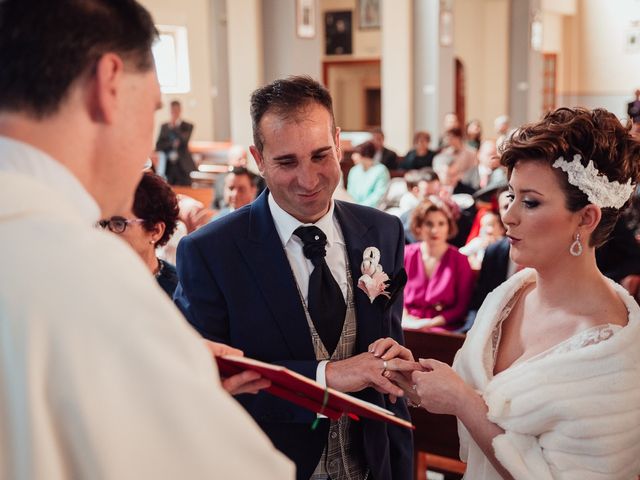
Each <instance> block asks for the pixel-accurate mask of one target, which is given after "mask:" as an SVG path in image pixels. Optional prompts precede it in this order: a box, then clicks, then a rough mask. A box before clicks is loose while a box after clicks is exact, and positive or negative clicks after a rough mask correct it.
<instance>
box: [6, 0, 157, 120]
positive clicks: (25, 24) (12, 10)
mask: <svg viewBox="0 0 640 480" xmlns="http://www.w3.org/2000/svg"><path fill="white" fill-rule="evenodd" d="M156 38H157V31H156V28H155V26H154V24H153V19H152V18H151V15H149V12H147V10H145V8H144V7H142V6H141V5H140V4H139V3H137V2H136V1H135V0H55V1H44V0H3V1H0V63H1V64H2V67H1V68H0V110H5V111H25V112H28V113H30V114H32V115H33V116H35V117H37V118H43V117H46V116H47V115H51V114H54V113H55V112H56V111H57V110H58V107H59V106H60V103H61V102H62V101H63V100H64V99H65V97H66V96H67V94H68V93H69V88H70V87H71V85H72V84H73V82H75V81H76V80H78V79H79V78H81V77H82V76H83V75H89V74H91V73H92V71H93V69H94V68H95V65H96V62H97V61H98V60H99V59H100V57H102V56H103V55H104V54H105V53H108V52H113V53H116V54H118V55H120V56H121V57H122V59H123V60H124V61H125V62H127V63H128V67H130V68H132V69H134V70H136V71H139V72H143V71H144V72H146V71H150V70H151V69H153V68H154V65H153V57H152V55H151V45H152V44H153V42H154V40H155V39H156Z"/></svg>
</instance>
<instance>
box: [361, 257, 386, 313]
mask: <svg viewBox="0 0 640 480" xmlns="http://www.w3.org/2000/svg"><path fill="white" fill-rule="evenodd" d="M360 271H361V272H362V276H361V277H360V278H359V279H358V288H360V289H361V290H362V291H363V292H364V293H366V294H367V297H369V301H370V302H371V303H373V301H374V300H375V299H376V298H377V297H378V296H379V295H383V296H385V297H387V298H390V296H391V295H390V293H389V292H388V291H387V282H388V281H389V275H387V274H386V273H384V272H383V271H382V265H380V250H378V249H377V248H376V247H367V248H366V249H365V251H364V253H363V254H362V264H361V266H360Z"/></svg>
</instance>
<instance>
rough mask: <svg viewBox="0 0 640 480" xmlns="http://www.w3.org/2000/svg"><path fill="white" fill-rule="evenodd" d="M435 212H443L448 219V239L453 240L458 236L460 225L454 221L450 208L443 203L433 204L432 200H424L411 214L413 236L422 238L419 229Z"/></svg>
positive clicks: (410, 225) (410, 224)
mask: <svg viewBox="0 0 640 480" xmlns="http://www.w3.org/2000/svg"><path fill="white" fill-rule="evenodd" d="M433 212H441V213H442V214H443V215H444V216H445V217H447V223H448V225H449V232H448V234H447V238H448V239H451V238H453V237H455V236H456V235H457V234H458V225H457V224H456V222H455V220H454V219H453V215H451V211H450V210H449V207H448V206H447V205H446V204H445V203H444V202H442V201H438V202H433V201H431V200H423V201H422V202H420V204H419V205H418V206H417V207H416V208H415V209H414V210H413V213H412V214H411V222H410V223H409V228H410V230H411V233H412V234H413V236H414V237H416V238H418V237H419V236H420V235H419V232H418V229H419V228H420V227H421V226H422V225H424V223H425V222H426V220H427V215H429V214H430V213H433Z"/></svg>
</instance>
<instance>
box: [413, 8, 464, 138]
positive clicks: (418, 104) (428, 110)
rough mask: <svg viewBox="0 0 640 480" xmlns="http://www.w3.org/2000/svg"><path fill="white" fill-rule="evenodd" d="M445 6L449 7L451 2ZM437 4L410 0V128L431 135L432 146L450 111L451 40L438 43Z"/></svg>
mask: <svg viewBox="0 0 640 480" xmlns="http://www.w3.org/2000/svg"><path fill="white" fill-rule="evenodd" d="M449 3H450V4H451V5H452V4H453V0H451V1H450V2H449ZM440 4H441V2H439V1H436V0H414V15H413V25H414V35H413V38H414V55H413V64H414V68H415V71H414V77H413V78H414V81H415V83H414V89H413V90H414V95H415V97H414V108H415V110H414V118H415V124H414V126H415V129H416V130H427V131H428V132H429V133H431V141H432V146H435V145H436V144H437V142H438V137H439V136H440V135H441V134H442V133H443V132H441V131H440V130H441V128H442V119H443V118H444V115H445V113H447V112H452V111H453V110H454V89H455V85H454V83H455V75H454V73H455V64H454V57H453V38H451V42H450V43H449V44H448V45H441V43H440V35H441V32H440V28H441V25H440V15H441V8H440V7H441V5H440ZM451 11H453V8H451ZM453 21H454V22H455V19H453ZM452 33H453V32H451V34H452Z"/></svg>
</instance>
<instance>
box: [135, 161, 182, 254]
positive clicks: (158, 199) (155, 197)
mask: <svg viewBox="0 0 640 480" xmlns="http://www.w3.org/2000/svg"><path fill="white" fill-rule="evenodd" d="M179 211H180V210H179V208H178V198H177V197H176V194H175V193H174V191H173V190H172V189H171V187H170V186H169V184H168V183H167V182H165V181H164V180H163V179H162V178H161V177H159V176H158V175H156V174H155V173H151V172H145V173H144V175H143V176H142V180H140V183H139V184H138V188H136V194H135V199H134V201H133V213H134V215H135V216H136V217H138V218H141V219H142V220H144V223H143V224H142V226H143V227H144V228H145V230H147V231H151V230H153V227H154V226H155V225H156V223H160V222H162V223H164V234H163V235H162V237H161V238H160V240H158V242H157V243H156V246H158V247H161V246H162V245H164V244H166V243H167V242H168V241H169V238H171V235H173V232H174V231H175V230H176V226H177V224H178V213H179Z"/></svg>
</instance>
